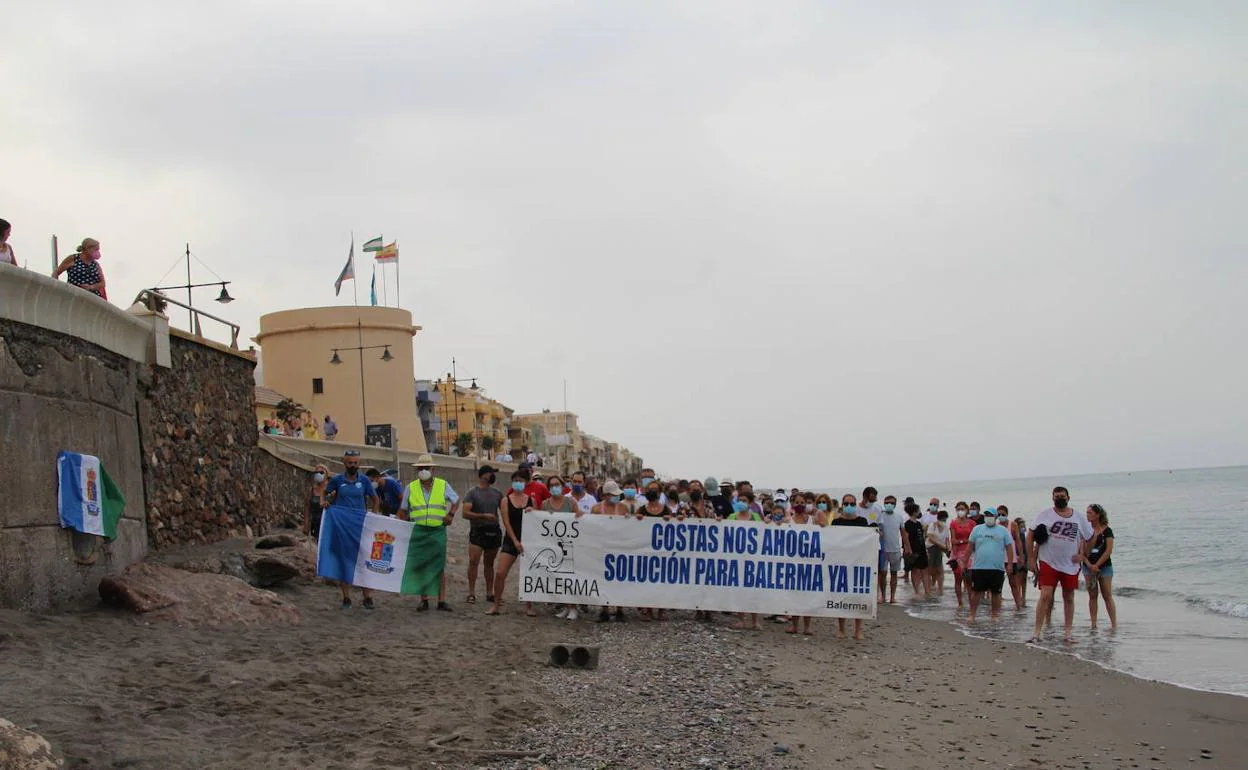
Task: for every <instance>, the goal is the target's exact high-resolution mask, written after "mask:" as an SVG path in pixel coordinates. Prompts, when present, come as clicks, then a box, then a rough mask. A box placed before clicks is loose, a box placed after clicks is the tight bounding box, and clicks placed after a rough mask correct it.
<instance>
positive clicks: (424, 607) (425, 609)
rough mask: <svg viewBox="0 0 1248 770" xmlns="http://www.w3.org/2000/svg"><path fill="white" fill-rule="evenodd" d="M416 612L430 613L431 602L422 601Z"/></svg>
mask: <svg viewBox="0 0 1248 770" xmlns="http://www.w3.org/2000/svg"><path fill="white" fill-rule="evenodd" d="M416 611H417V612H428V611H429V600H428V599H421V600H420V604H419V606H417V607H416Z"/></svg>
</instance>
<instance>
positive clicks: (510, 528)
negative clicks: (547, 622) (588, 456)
mask: <svg viewBox="0 0 1248 770" xmlns="http://www.w3.org/2000/svg"><path fill="white" fill-rule="evenodd" d="M527 483H528V476H527V474H526V473H525V472H524V471H516V472H515V473H512V474H511V490H510V491H508V492H507V494H506V495H504V496H503V502H502V505H501V506H499V511H498V512H499V513H500V514H502V520H503V530H504V537H503V545H502V547H501V548H500V549H499V551H500V553H499V554H498V565H497V566H496V567H495V570H494V603H493V604H492V605H490V608H489V609H488V610H486V611H485V614H486V615H497V614H498V613H499V612H500V611H501V610H502V608H503V591H504V590H505V589H506V587H507V573H508V572H510V571H511V565H512V564H514V563H515V561H516V559H518V558H520V554H522V553H524V543H523V542H522V541H521V540H520V531H521V527H522V526H523V525H524V512H525V511H531V510H533V498H531V497H529V496H528V495H526V494H525V493H524V487H525V484H527ZM524 614H525V615H528V616H529V617H531V618H532V617H537V612H536V611H535V610H534V609H533V602H525V603H524Z"/></svg>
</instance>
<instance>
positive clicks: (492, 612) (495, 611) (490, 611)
mask: <svg viewBox="0 0 1248 770" xmlns="http://www.w3.org/2000/svg"><path fill="white" fill-rule="evenodd" d="M485 614H486V615H497V614H499V612H498V608H497V607H491V608H489V609H488V610H486V611H485Z"/></svg>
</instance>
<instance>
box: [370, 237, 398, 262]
mask: <svg viewBox="0 0 1248 770" xmlns="http://www.w3.org/2000/svg"><path fill="white" fill-rule="evenodd" d="M373 259H375V260H377V261H378V262H398V261H399V242H398V241H395V242H393V243H391V244H389V245H388V246H383V247H382V248H381V249H379V250H378V251H377V252H376V253H374V254H373Z"/></svg>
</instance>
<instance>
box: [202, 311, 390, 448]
mask: <svg viewBox="0 0 1248 770" xmlns="http://www.w3.org/2000/svg"><path fill="white" fill-rule="evenodd" d="M221 290H222V292H224V291H225V287H222V289H221ZM355 331H356V334H357V335H358V338H359V341H360V344H359V345H356V346H354V347H350V348H333V351H334V355H333V357H331V358H330V359H329V363H331V364H333V365H334V366H338V365H339V364H341V363H342V357H341V356H339V355H338V351H339V350H356V351H359V354H360V418H361V423H360V430H361V431H362V432H363V435H364V437H365V438H368V401H367V400H366V399H365V397H364V351H365V350H377V349H379V348H380V349H381V350H382V353H381V360H382V361H385V362H386V363H390V362H391V361H393V360H394V356H393V355H391V354H390V346H389V345H365V344H364V322H363V321H361V320H360V319H358V318H357V319H356V321H355Z"/></svg>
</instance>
